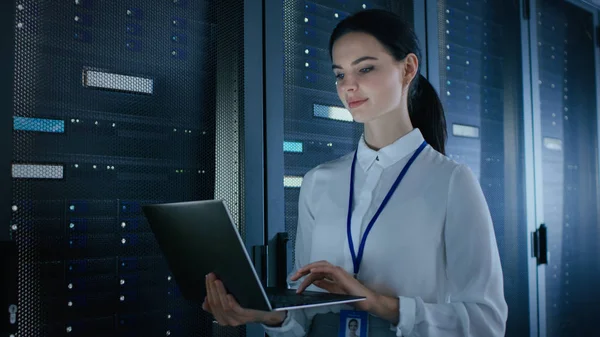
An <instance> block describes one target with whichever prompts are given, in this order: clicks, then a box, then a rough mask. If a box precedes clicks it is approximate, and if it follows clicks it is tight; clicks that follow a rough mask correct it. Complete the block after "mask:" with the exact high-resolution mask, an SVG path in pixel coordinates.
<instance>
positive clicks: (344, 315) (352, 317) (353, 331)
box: [338, 310, 369, 337]
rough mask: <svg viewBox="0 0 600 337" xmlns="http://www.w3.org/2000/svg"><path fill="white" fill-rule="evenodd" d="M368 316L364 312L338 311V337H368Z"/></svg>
mask: <svg viewBox="0 0 600 337" xmlns="http://www.w3.org/2000/svg"><path fill="white" fill-rule="evenodd" d="M368 331H369V314H368V313H367V312H366V311H352V310H342V311H340V329H339V334H338V337H359V336H360V337H368V336H367V333H368Z"/></svg>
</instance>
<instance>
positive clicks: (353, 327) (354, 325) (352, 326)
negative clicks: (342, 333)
mask: <svg viewBox="0 0 600 337" xmlns="http://www.w3.org/2000/svg"><path fill="white" fill-rule="evenodd" d="M348 330H350V331H352V332H356V330H358V322H356V321H350V323H348Z"/></svg>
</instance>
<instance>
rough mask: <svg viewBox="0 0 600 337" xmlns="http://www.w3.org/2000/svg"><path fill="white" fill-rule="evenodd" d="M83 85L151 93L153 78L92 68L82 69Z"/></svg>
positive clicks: (152, 90)
mask: <svg viewBox="0 0 600 337" xmlns="http://www.w3.org/2000/svg"><path fill="white" fill-rule="evenodd" d="M83 86H84V87H89V88H99V89H110V90H118V91H124V92H131V93H142V94H152V93H153V92H154V80H153V79H151V78H143V77H137V76H129V75H121V74H114V73H107V72H102V71H94V70H84V71H83Z"/></svg>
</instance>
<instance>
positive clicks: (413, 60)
mask: <svg viewBox="0 0 600 337" xmlns="http://www.w3.org/2000/svg"><path fill="white" fill-rule="evenodd" d="M403 64H404V71H403V76H404V78H403V81H402V83H403V84H404V85H405V86H408V85H409V84H410V82H412V80H413V79H414V78H415V76H417V75H418V71H419V59H418V58H417V56H416V55H415V54H413V53H410V54H408V55H407V56H406V57H405V58H404V62H403Z"/></svg>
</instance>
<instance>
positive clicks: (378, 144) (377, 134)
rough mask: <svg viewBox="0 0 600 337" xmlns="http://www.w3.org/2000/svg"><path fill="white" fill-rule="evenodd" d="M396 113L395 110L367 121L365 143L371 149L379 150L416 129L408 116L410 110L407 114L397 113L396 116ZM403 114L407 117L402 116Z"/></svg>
mask: <svg viewBox="0 0 600 337" xmlns="http://www.w3.org/2000/svg"><path fill="white" fill-rule="evenodd" d="M394 114H395V113H394V112H389V113H387V114H386V115H383V116H380V117H379V118H377V119H375V120H372V121H369V122H366V123H365V125H364V127H365V143H367V146H369V147H370V148H371V149H373V150H375V151H379V150H380V149H382V148H384V147H386V146H388V145H390V144H392V143H393V142H395V141H396V140H398V139H400V138H402V137H403V136H405V135H407V134H408V133H409V132H411V131H412V130H413V129H414V127H413V126H412V123H411V122H410V118H409V117H408V112H407V113H405V114H395V116H394ZM398 116H400V117H398ZM402 116H405V117H404V118H402ZM392 117H395V118H392Z"/></svg>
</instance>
